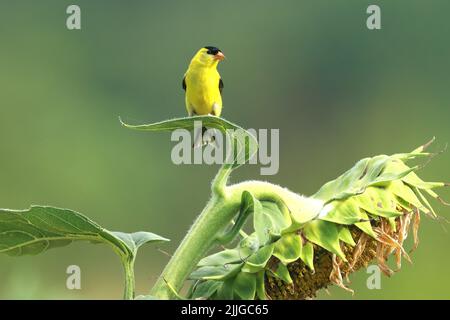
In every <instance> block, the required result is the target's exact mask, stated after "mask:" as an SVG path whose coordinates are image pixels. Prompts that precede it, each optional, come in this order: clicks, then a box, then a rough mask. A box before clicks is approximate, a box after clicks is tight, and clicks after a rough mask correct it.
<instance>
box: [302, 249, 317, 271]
mask: <svg viewBox="0 0 450 320" xmlns="http://www.w3.org/2000/svg"><path fill="white" fill-rule="evenodd" d="M300 259H301V260H302V261H303V262H304V263H305V264H306V265H307V266H308V267H309V268H310V269H311V270H313V271H314V246H313V244H312V243H311V242H307V243H305V244H304V245H303V247H302V251H301V254H300Z"/></svg>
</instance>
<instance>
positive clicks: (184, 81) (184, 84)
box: [181, 76, 220, 91]
mask: <svg viewBox="0 0 450 320" xmlns="http://www.w3.org/2000/svg"><path fill="white" fill-rule="evenodd" d="M181 85H182V86H183V90H184V91H186V76H184V77H183V82H182V83H181ZM219 87H220V86H219Z"/></svg>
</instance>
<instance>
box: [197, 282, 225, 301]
mask: <svg viewBox="0 0 450 320" xmlns="http://www.w3.org/2000/svg"><path fill="white" fill-rule="evenodd" d="M221 285H222V282H220V281H214V280H207V281H202V282H200V283H199V284H198V285H196V286H195V290H194V292H193V293H192V296H191V298H192V299H200V298H203V299H208V298H210V297H211V296H212V295H214V294H215V293H216V291H217V290H218V289H219V288H220V286H221Z"/></svg>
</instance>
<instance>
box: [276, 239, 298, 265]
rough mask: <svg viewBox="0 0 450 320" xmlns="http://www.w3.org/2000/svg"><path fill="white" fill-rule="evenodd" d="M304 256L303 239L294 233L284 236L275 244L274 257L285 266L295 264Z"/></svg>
mask: <svg viewBox="0 0 450 320" xmlns="http://www.w3.org/2000/svg"><path fill="white" fill-rule="evenodd" d="M301 254H302V239H301V237H300V235H298V234H295V233H294V232H292V233H288V234H285V235H283V237H281V239H279V240H278V241H277V242H275V250H274V252H273V255H274V256H275V257H277V258H278V259H279V260H280V261H281V262H282V263H283V264H285V265H287V264H288V263H291V262H294V261H296V260H298V259H299V258H300V256H301Z"/></svg>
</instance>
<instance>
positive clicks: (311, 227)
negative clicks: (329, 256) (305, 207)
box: [303, 220, 347, 261]
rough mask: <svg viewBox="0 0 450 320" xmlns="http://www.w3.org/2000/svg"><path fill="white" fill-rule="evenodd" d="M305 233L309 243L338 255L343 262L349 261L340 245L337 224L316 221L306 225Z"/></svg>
mask: <svg viewBox="0 0 450 320" xmlns="http://www.w3.org/2000/svg"><path fill="white" fill-rule="evenodd" d="M303 232H304V235H305V237H306V238H307V239H308V240H309V241H311V242H313V243H315V244H317V245H318V246H321V247H322V248H324V249H326V250H328V251H330V252H332V253H334V254H336V255H338V256H339V257H340V258H341V259H342V260H344V261H347V260H346V258H345V254H344V252H342V249H341V246H340V244H339V229H338V226H337V225H336V224H335V223H332V222H328V221H324V220H314V221H311V222H309V223H308V224H306V225H305V227H304V229H303Z"/></svg>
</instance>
